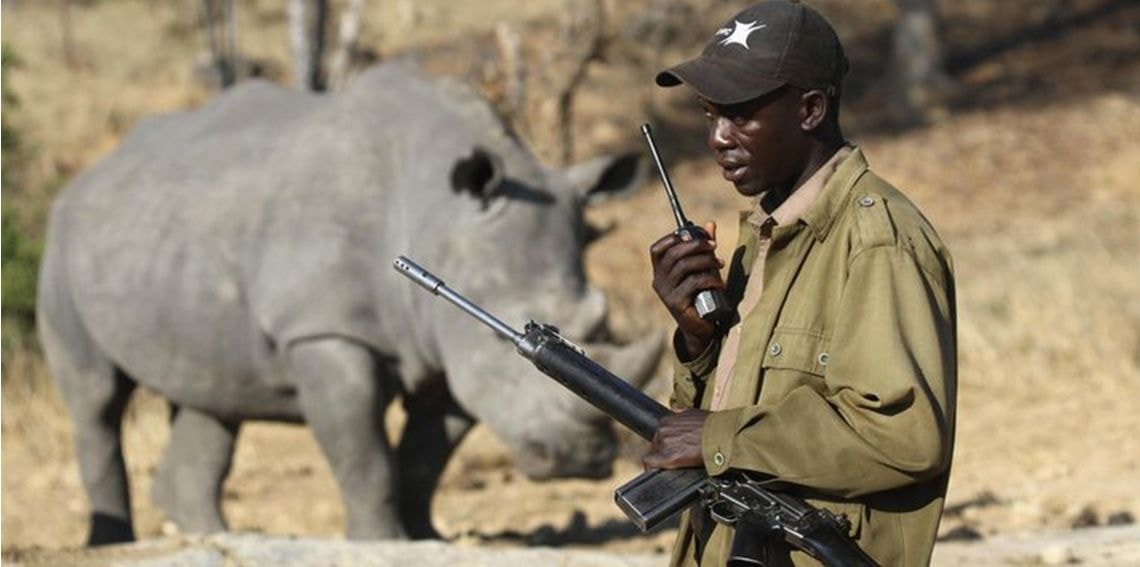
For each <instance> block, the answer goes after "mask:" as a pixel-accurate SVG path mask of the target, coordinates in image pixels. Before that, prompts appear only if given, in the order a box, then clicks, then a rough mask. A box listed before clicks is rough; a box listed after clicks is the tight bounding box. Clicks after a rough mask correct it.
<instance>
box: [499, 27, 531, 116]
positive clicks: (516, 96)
mask: <svg viewBox="0 0 1140 567" xmlns="http://www.w3.org/2000/svg"><path fill="white" fill-rule="evenodd" d="M495 42H496V44H497V45H498V47H499V60H500V61H501V62H502V70H503V83H504V85H503V93H504V96H503V99H504V102H505V105H504V106H505V107H506V114H507V116H508V117H509V118H510V120H511V122H512V123H513V124H514V125H515V127H516V128H518V129H519V130H521V131H522V132H524V133H525V134H526V135H529V134H530V133H531V132H530V120H529V117H528V116H527V113H526V68H525V66H524V64H523V60H522V49H521V47H520V45H519V34H517V33H515V31H514V30H512V29H511V27H510V26H509V25H507V24H506V23H504V22H499V23H498V24H496V25H495Z"/></svg>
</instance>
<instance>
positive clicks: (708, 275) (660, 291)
mask: <svg viewBox="0 0 1140 567" xmlns="http://www.w3.org/2000/svg"><path fill="white" fill-rule="evenodd" d="M705 230H706V231H707V232H708V233H709V236H710V238H709V240H700V239H693V240H682V239H681V238H680V237H678V236H676V235H674V234H669V235H667V236H665V237H663V238H661V239H660V240H658V241H657V242H654V243H653V245H652V246H650V247H649V256H650V259H651V260H652V262H653V291H655V292H657V296H658V297H660V298H661V302H662V303H664V304H665V307H666V308H667V309H668V310H669V314H670V315H672V316H673V319H674V320H675V321H676V322H677V328H678V329H679V330H680V332H681V340H682V342H683V344H682V345H679V346H683V347H684V348H685V350H686V352H678V353H677V355H678V356H680V357H681V358H682V359H692V358H695V357H696V356H697V355H699V354H700V353H702V352H704V350H705V348H707V347H708V345H709V342H710V341H712V338H713V333H714V332H715V331H716V327H715V326H714V325H713V324H712V323H710V322H708V321H705V320H704V319H701V316H700V314H698V313H697V308H696V307H694V306H693V298H695V297H696V296H697V294H698V293H700V292H702V291H704V290H706V289H720V288H723V287H724V281H723V280H721V278H720V268H721V267H723V266H724V262H723V261H721V260H720V259H718V258H717V257H716V254H715V252H716V223H713V222H709V223H705Z"/></svg>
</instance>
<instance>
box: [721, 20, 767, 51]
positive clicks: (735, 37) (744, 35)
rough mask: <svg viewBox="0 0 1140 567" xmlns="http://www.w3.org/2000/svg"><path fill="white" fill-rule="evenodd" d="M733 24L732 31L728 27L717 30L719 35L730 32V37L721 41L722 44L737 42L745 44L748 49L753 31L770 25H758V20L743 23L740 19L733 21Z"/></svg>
mask: <svg viewBox="0 0 1140 567" xmlns="http://www.w3.org/2000/svg"><path fill="white" fill-rule="evenodd" d="M733 24H735V25H734V27H733V29H732V31H729V29H728V28H721V29H719V30H717V32H716V35H717V37H720V36H722V35H725V34H728V37H726V38H724V39H722V40H721V41H720V44H721V45H729V44H733V43H735V44H737V45H743V46H744V49H748V36H750V35H752V32H754V31H756V30H758V29H763V28H766V27H768V24H760V25H756V22H748V23H743V22H741V21H740V20H735V21H733Z"/></svg>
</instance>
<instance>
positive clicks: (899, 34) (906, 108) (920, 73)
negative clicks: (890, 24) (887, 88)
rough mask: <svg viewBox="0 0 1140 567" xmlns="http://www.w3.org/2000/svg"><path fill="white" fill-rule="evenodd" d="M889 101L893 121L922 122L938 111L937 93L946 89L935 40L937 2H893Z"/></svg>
mask: <svg viewBox="0 0 1140 567" xmlns="http://www.w3.org/2000/svg"><path fill="white" fill-rule="evenodd" d="M896 3H897V4H898V7H899V19H898V22H897V23H896V24H895V37H894V53H893V56H892V59H893V61H892V62H893V65H892V66H891V68H892V73H893V77H892V82H893V83H894V84H893V92H894V97H893V100H892V101H891V104H892V107H893V109H892V110H893V113H894V114H895V116H896V118H898V119H900V120H901V121H903V122H905V123H916V122H925V121H927V120H929V119H930V118H932V117H933V116H934V115H935V114H937V113H939V112H941V111H942V103H941V100H940V96H939V95H940V94H941V91H942V90H943V89H944V88H945V87H946V86H947V84H948V82H949V79H948V78H947V76H946V72H945V68H944V66H943V61H942V48H941V41H940V39H939V37H938V6H937V0H896Z"/></svg>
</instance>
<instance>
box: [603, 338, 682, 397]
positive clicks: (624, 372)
mask: <svg viewBox="0 0 1140 567" xmlns="http://www.w3.org/2000/svg"><path fill="white" fill-rule="evenodd" d="M664 348H665V336H664V334H663V333H662V332H661V331H654V332H652V333H649V334H648V335H646V336H644V337H642V338H641V339H638V340H637V341H634V342H632V343H630V344H628V345H622V346H618V345H612V344H590V345H586V352H587V353H588V354H589V355H590V358H592V359H594V361H595V362H597V363H598V364H600V365H602V366H603V367H605V368H607V369H609V371H610V372H613V373H614V374H615V375H617V376H620V377H622V378H623V379H624V380H626V381H627V382H629V383H630V384H632V385H634V386H637V387H638V388H644V387H645V385H646V384H648V383H649V381H650V380H651V379H652V378H653V371H654V370H655V369H656V368H657V363H658V362H659V361H660V360H661V352H662V351H663V350H664Z"/></svg>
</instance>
